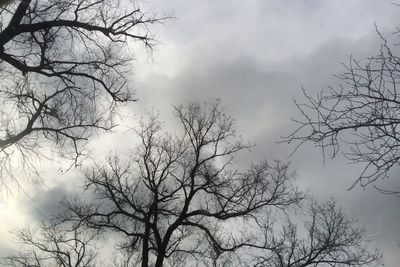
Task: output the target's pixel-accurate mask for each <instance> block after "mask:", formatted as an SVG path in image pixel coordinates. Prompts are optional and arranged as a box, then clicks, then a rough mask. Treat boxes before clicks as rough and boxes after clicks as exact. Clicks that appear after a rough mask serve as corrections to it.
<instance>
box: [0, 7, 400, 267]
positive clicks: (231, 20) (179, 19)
mask: <svg viewBox="0 0 400 267" xmlns="http://www.w3.org/2000/svg"><path fill="white" fill-rule="evenodd" d="M391 2H393V1H392V0H388V1H387V0H331V1H328V0H325V1H324V0H259V1H256V0H249V1H243V0H230V1H226V0H225V1H222V0H203V1H195V0H169V1H163V0H147V2H146V4H147V7H146V8H148V9H150V10H154V11H156V12H157V13H159V14H171V13H173V14H174V15H175V16H176V19H172V20H169V21H168V22H167V23H166V24H165V25H163V26H159V27H157V28H156V30H155V33H156V34H157V36H158V40H159V44H158V46H157V47H156V48H155V50H154V51H153V54H152V57H151V58H150V57H148V56H143V55H142V54H141V53H139V54H138V55H137V63H136V66H135V68H136V75H135V76H134V77H132V80H133V82H134V84H135V88H136V92H137V96H138V98H139V101H138V102H136V103H134V104H133V105H131V106H130V107H129V109H130V111H129V112H128V113H129V114H142V113H143V111H144V110H148V109H152V108H155V109H158V110H160V112H161V113H162V114H167V113H170V112H171V105H172V104H179V103H184V102H187V101H193V100H196V101H213V100H215V99H216V98H220V99H221V100H222V104H223V106H224V107H225V108H226V110H227V112H228V113H230V114H231V115H232V116H233V117H234V118H235V119H236V121H237V125H238V132H239V133H242V136H243V138H244V139H245V140H248V141H250V142H252V143H255V144H256V147H255V148H254V149H253V151H252V152H251V153H250V155H247V157H246V158H245V159H243V161H244V162H245V163H247V162H246V161H248V162H251V161H260V160H263V159H267V160H272V159H276V158H278V159H283V160H289V161H291V162H292V165H291V166H292V169H293V170H295V171H296V173H297V183H298V185H299V186H300V187H301V188H302V189H304V190H305V191H307V192H309V194H310V195H312V196H314V197H315V198H316V199H318V200H325V199H328V198H329V197H334V198H335V199H337V200H338V202H339V203H340V204H341V205H342V206H343V208H344V209H345V211H346V212H347V213H348V214H350V215H351V216H354V217H355V218H358V219H359V222H360V224H362V225H365V227H366V237H367V238H368V239H369V240H371V241H372V245H374V246H377V247H378V248H379V249H380V250H381V251H382V252H383V253H384V257H385V262H386V266H389V267H396V266H398V263H399V262H400V245H399V244H400V209H399V207H400V205H399V204H400V198H398V197H389V196H385V195H382V194H379V193H377V192H376V191H374V190H372V189H366V190H363V189H360V188H356V189H354V190H351V191H347V190H346V189H347V188H348V187H349V186H350V185H351V183H352V181H354V179H355V178H356V177H357V175H358V174H359V172H360V168H361V166H354V165H347V164H346V161H345V160H344V159H343V158H342V157H338V158H336V159H334V160H327V161H326V162H325V164H324V163H323V160H322V157H321V151H319V150H318V149H317V148H314V147H313V146H312V145H311V144H306V145H305V146H303V147H302V148H301V150H299V151H298V153H296V154H295V155H294V156H293V157H291V158H290V159H287V157H288V155H289V154H290V152H291V150H292V149H293V147H292V146H288V145H285V144H277V143H276V142H277V141H279V138H280V136H282V135H285V134H288V133H290V131H291V130H293V129H294V128H295V125H294V124H293V123H292V122H291V120H290V119H291V118H293V117H294V118H295V117H297V114H296V109H295V108H294V105H293V98H297V99H301V88H302V87H304V88H305V89H306V90H308V91H309V92H311V93H312V92H315V93H316V92H318V91H319V90H321V89H324V88H327V87H328V86H329V85H335V84H337V83H338V80H336V79H335V77H334V75H335V74H340V73H341V72H342V71H343V70H344V69H343V66H342V65H341V63H346V62H348V60H349V57H350V55H353V57H355V58H364V57H366V56H368V55H373V54H376V53H377V52H378V49H379V44H380V42H379V40H378V37H377V34H376V31H375V26H374V23H376V25H377V26H378V28H379V30H380V31H381V32H382V33H383V34H384V35H387V36H388V37H389V36H390V34H391V33H392V32H393V31H395V28H396V26H399V25H400V17H399V13H400V7H395V6H393V5H392V4H391ZM132 116H133V115H132ZM128 121H129V122H128ZM131 122H132V120H126V121H125V123H127V124H128V123H131ZM124 126H127V125H122V127H121V128H120V132H119V133H117V134H114V135H110V136H105V137H104V136H103V137H101V144H102V146H101V148H99V147H98V145H97V144H98V142H99V140H100V139H95V140H94V141H93V142H92V147H93V149H95V150H96V149H97V150H99V151H101V152H102V151H106V150H107V148H112V149H116V148H115V146H117V147H124V146H126V145H127V144H126V142H129V137H128V136H126V131H125V130H124ZM117 140H118V141H117ZM399 173H400V172H399ZM43 176H44V177H47V176H48V177H51V178H49V179H48V180H47V181H46V186H41V187H34V188H35V189H34V190H32V191H30V192H29V194H30V195H31V196H32V197H33V200H31V199H28V198H27V197H26V196H25V195H23V194H21V195H20V196H18V197H10V196H4V197H3V201H2V203H1V207H0V227H3V228H2V229H0V236H4V237H7V236H8V235H7V234H6V233H7V231H8V230H10V229H11V227H14V226H16V225H23V224H24V223H27V222H30V221H31V220H37V219H40V218H41V217H42V216H43V214H49V213H50V212H51V210H52V209H53V207H54V206H53V203H55V202H56V200H57V199H59V198H60V197H61V196H62V195H63V194H64V193H65V192H66V191H67V190H68V188H72V182H71V181H73V179H72V176H74V175H73V174H72V173H69V174H67V175H60V174H59V173H58V170H57V169H56V170H53V169H46V170H44V174H43ZM394 178H395V179H397V178H398V177H394ZM397 180H398V179H397ZM386 185H390V186H396V181H393V180H392V181H390V180H389V181H388V182H387V183H386ZM397 186H400V183H399V182H397ZM11 246H12V245H10V244H9V243H6V242H4V243H3V244H2V245H1V247H0V250H2V251H6V250H7V248H9V247H11Z"/></svg>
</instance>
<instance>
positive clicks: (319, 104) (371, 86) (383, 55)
mask: <svg viewBox="0 0 400 267" xmlns="http://www.w3.org/2000/svg"><path fill="white" fill-rule="evenodd" d="M378 34H379V36H380V38H381V39H382V41H383V43H382V45H381V49H380V52H379V53H378V54H377V55H376V56H371V57H370V58H368V59H367V61H366V62H365V61H359V60H355V59H353V58H350V62H349V64H348V65H347V66H345V67H346V70H345V72H344V73H342V74H340V75H338V76H337V77H338V78H339V79H340V80H341V82H342V84H341V85H339V86H337V87H330V88H329V90H326V91H321V92H320V93H319V94H317V95H316V96H311V95H309V94H307V93H306V91H305V90H303V92H304V96H305V101H304V102H300V101H296V106H297V108H298V110H299V111H300V114H301V118H299V119H295V122H296V123H297V125H298V128H297V129H296V130H295V131H294V132H293V133H291V134H290V135H289V136H287V137H285V138H284V139H283V140H284V141H285V142H288V143H290V142H295V143H297V147H298V146H300V145H302V144H304V143H306V142H311V143H313V144H315V145H316V146H319V147H321V148H322V150H323V153H324V154H325V153H330V155H331V156H332V157H335V156H336V155H337V153H338V152H340V151H343V152H344V155H345V157H346V158H347V159H348V160H349V161H350V162H351V163H360V164H364V168H363V170H362V172H361V174H360V176H359V177H358V178H357V179H356V180H355V181H354V183H353V184H352V185H351V187H350V188H353V187H354V186H356V185H357V184H358V185H361V186H362V187H365V186H367V185H369V184H373V185H374V186H375V187H376V188H378V189H379V190H381V191H382V192H385V193H399V192H396V191H398V190H396V189H391V190H386V189H382V188H381V187H378V186H376V183H377V182H378V180H379V179H380V178H385V177H388V176H390V174H389V173H390V171H392V170H394V169H397V168H398V167H399V164H400V149H399V146H400V138H399V134H398V132H399V127H400V97H399V92H398V86H399V84H400V79H399V77H400V76H399V70H400V57H399V51H398V47H397V46H396V45H390V44H389V42H388V41H387V40H386V39H385V38H384V37H383V36H382V35H381V34H380V33H379V31H378ZM398 34H399V32H397V33H395V35H398ZM343 147H345V149H343ZM347 148H349V149H347ZM296 149H297V148H296ZM328 151H330V152H328Z"/></svg>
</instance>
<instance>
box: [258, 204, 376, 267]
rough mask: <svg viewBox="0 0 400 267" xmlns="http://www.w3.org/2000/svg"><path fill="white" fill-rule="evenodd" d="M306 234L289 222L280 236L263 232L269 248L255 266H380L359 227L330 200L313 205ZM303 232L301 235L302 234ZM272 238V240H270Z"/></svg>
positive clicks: (374, 252) (269, 231)
mask: <svg viewBox="0 0 400 267" xmlns="http://www.w3.org/2000/svg"><path fill="white" fill-rule="evenodd" d="M309 217H310V219H309V220H310V221H309V222H308V223H306V225H305V226H306V227H305V231H299V230H298V229H297V227H296V225H295V224H293V223H292V222H290V221H289V222H288V223H287V224H286V225H285V226H284V227H283V230H282V233H281V235H280V236H278V237H277V235H276V234H275V235H273V234H271V229H269V228H266V230H265V231H264V234H265V239H270V240H269V241H268V242H267V243H268V244H269V247H266V249H263V250H262V251H263V252H264V253H262V252H261V253H262V255H261V256H256V259H257V260H256V263H255V264H254V266H255V267H263V266H271V267H300V266H301V267H305V266H335V267H339V266H370V265H372V264H379V263H380V257H381V256H380V255H379V253H378V252H377V251H373V250H368V249H367V248H366V241H364V240H363V236H362V235H363V232H364V230H363V229H362V228H359V227H357V226H356V224H357V222H356V221H355V220H352V219H350V218H348V217H347V216H346V215H345V214H344V213H343V212H342V211H341V209H340V208H338V207H337V205H336V203H335V202H334V201H332V200H330V201H327V202H325V203H324V204H322V205H320V204H316V203H313V204H312V205H311V206H310V209H309ZM302 232H304V233H305V234H304V233H303V234H302ZM270 236H272V238H271V237H270Z"/></svg>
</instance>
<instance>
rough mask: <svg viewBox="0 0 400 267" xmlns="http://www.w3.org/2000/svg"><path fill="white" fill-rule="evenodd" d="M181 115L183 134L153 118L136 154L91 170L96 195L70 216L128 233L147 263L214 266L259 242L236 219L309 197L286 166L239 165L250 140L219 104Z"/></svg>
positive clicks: (73, 207) (68, 208)
mask: <svg viewBox="0 0 400 267" xmlns="http://www.w3.org/2000/svg"><path fill="white" fill-rule="evenodd" d="M175 115H176V117H177V119H178V121H179V124H180V126H181V129H180V131H179V134H178V133H175V134H168V133H163V132H162V129H163V124H162V123H160V122H159V121H158V119H157V118H156V117H151V118H150V120H149V121H148V122H143V123H141V125H140V127H139V128H138V129H137V130H136V133H137V136H138V137H139V146H138V147H137V148H136V149H135V150H134V151H133V153H132V154H131V155H130V156H128V157H127V158H123V157H121V156H112V157H110V158H109V159H108V160H107V163H106V165H105V166H103V165H100V164H98V165H97V166H96V167H95V168H93V170H91V171H90V172H88V173H87V174H86V183H87V184H86V189H87V190H91V191H90V192H93V194H94V196H95V201H93V202H89V203H87V202H86V203H82V202H80V201H72V200H71V201H65V202H64V203H63V206H64V207H63V209H64V214H62V215H61V218H62V219H64V220H66V221H75V222H76V223H77V224H78V225H80V226H82V225H84V226H85V227H89V228H91V229H97V230H109V231H114V232H117V233H120V234H122V235H123V236H124V242H122V243H120V244H119V247H120V248H121V249H125V250H127V251H129V252H131V253H132V254H133V255H134V256H133V258H135V259H136V261H137V262H138V265H139V264H140V266H143V267H147V266H157V267H160V266H163V265H165V266H181V265H184V264H185V263H186V264H192V265H193V266H196V264H197V265H201V264H204V265H205V266H210V265H211V264H212V262H213V259H215V258H216V257H218V256H219V255H221V254H223V253H226V252H234V251H235V250H237V249H239V248H241V247H245V246H249V245H251V238H250V235H247V234H246V231H243V233H241V234H240V231H238V230H237V229H234V227H233V225H237V223H240V222H242V223H243V224H244V226H248V227H250V226H251V225H256V224H257V221H258V216H263V215H260V214H263V213H262V212H263V211H265V209H266V208H269V209H272V208H276V209H281V210H284V209H286V208H287V207H288V206H291V205H292V204H296V203H298V202H299V201H300V200H301V199H302V198H303V195H302V194H301V193H300V192H298V191H297V190H296V188H294V187H292V186H291V185H290V180H291V178H292V177H291V175H290V174H289V173H288V171H287V169H288V166H287V165H285V164H281V163H279V162H276V163H274V164H268V163H266V162H263V163H261V164H258V165H253V166H251V167H250V168H249V169H248V170H247V171H239V170H237V169H236V168H235V167H234V163H235V161H234V159H235V156H236V154H237V153H238V152H240V151H241V150H243V149H246V148H247V147H248V146H247V145H244V144H243V143H242V142H241V141H240V139H239V138H238V137H237V135H236V132H235V128H234V123H233V120H232V119H231V118H230V117H229V116H227V115H225V114H224V112H223V111H222V110H221V108H220V107H219V105H218V104H213V105H207V104H206V105H199V104H188V105H184V106H178V107H176V108H175ZM230 226H232V227H230ZM243 229H244V228H243ZM133 262H135V261H133Z"/></svg>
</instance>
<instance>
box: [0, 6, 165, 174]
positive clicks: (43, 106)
mask: <svg viewBox="0 0 400 267" xmlns="http://www.w3.org/2000/svg"><path fill="white" fill-rule="evenodd" d="M158 21H160V19H158V18H155V17H154V16H153V15H151V14H149V15H148V14H146V13H143V12H142V11H141V10H140V9H139V7H138V6H137V5H136V4H134V2H133V1H128V0H127V1H124V0H112V1H106V0H72V1H70V0H68V1H67V0H61V1H53V0H40V1H39V0H19V1H13V3H11V4H8V5H6V6H4V7H0V79H1V81H2V82H1V85H0V102H1V105H2V108H1V112H0V165H1V167H3V169H4V168H6V167H7V166H8V164H11V162H10V156H11V155H12V154H15V153H17V154H19V155H20V156H22V157H23V158H28V157H29V153H35V154H39V153H40V148H41V147H43V146H45V145H44V144H47V143H46V141H51V143H53V144H55V145H56V146H57V147H59V148H60V149H62V154H63V155H64V156H65V157H69V158H72V159H73V160H74V161H75V163H76V161H77V160H78V158H79V156H80V155H81V153H82V141H85V140H86V139H87V138H88V137H89V135H90V131H89V130H90V129H93V128H97V129H104V130H108V129H111V128H112V127H113V123H112V120H110V118H111V117H112V114H113V112H114V108H115V107H116V105H117V104H118V103H124V102H127V101H132V100H134V97H133V96H132V89H131V88H130V86H129V85H128V84H127V79H126V75H127V74H128V73H129V72H130V69H131V66H130V63H131V61H132V59H133V54H132V53H131V52H130V51H129V50H130V48H129V47H128V42H129V41H130V40H132V41H138V42H140V43H143V44H144V45H145V46H146V47H152V45H153V39H152V37H151V36H149V33H148V29H147V27H148V26H149V25H150V24H153V23H155V22H158ZM60 151H61V150H60ZM42 154H45V153H44V152H43V153H42ZM8 167H10V166H8Z"/></svg>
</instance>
